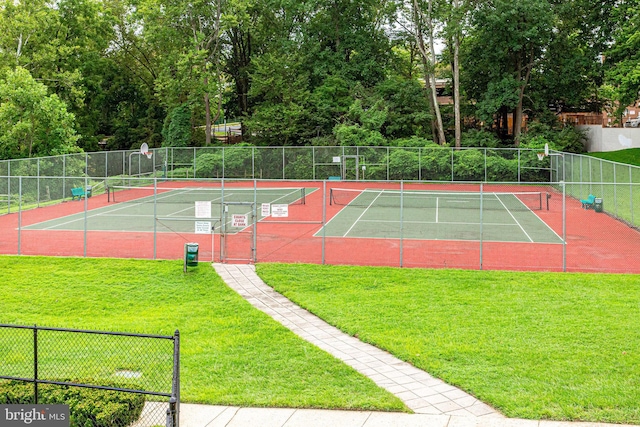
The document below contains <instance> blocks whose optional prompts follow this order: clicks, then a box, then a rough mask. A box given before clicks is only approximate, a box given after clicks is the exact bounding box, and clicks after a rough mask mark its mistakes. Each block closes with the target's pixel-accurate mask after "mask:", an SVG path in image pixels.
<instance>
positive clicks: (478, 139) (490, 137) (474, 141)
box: [460, 129, 500, 148]
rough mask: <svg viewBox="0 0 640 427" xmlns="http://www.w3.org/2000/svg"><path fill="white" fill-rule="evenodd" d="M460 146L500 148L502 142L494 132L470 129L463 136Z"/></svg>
mask: <svg viewBox="0 0 640 427" xmlns="http://www.w3.org/2000/svg"><path fill="white" fill-rule="evenodd" d="M460 146H462V147H482V148H497V147H499V146H500V140H499V139H498V138H497V137H496V135H495V134H494V133H493V132H489V131H486V130H477V129H470V130H468V131H466V132H465V133H463V134H462V135H461V138H460Z"/></svg>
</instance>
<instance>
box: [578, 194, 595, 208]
mask: <svg viewBox="0 0 640 427" xmlns="http://www.w3.org/2000/svg"><path fill="white" fill-rule="evenodd" d="M580 203H582V209H593V207H594V205H595V203H596V196H594V195H593V194H589V197H587V198H586V199H581V200H580Z"/></svg>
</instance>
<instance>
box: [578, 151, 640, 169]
mask: <svg viewBox="0 0 640 427" xmlns="http://www.w3.org/2000/svg"><path fill="white" fill-rule="evenodd" d="M589 155H590V156H593V157H597V158H599V159H605V160H611V161H612V162H618V163H626V164H629V165H634V166H640V148H627V149H625V150H617V151H604V152H600V153H589Z"/></svg>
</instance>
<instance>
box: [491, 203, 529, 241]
mask: <svg viewBox="0 0 640 427" xmlns="http://www.w3.org/2000/svg"><path fill="white" fill-rule="evenodd" d="M498 201H499V202H500V204H501V205H502V206H504V208H505V209H506V210H507V212H509V215H510V216H511V218H513V220H514V221H515V222H516V224H518V227H520V230H522V232H523V233H524V235H525V236H527V239H529V241H530V242H531V243H533V239H532V238H531V236H529V233H527V231H526V230H525V229H524V227H523V226H522V225H521V224H520V222H519V221H518V220H517V219H516V217H515V216H513V214H512V213H511V211H510V210H509V208H508V207H507V206H506V205H505V204H504V202H503V201H502V199H501V198H500V197H498ZM522 204H523V205H524V203H522ZM525 206H526V205H525ZM527 209H528V207H527ZM529 211H531V209H529ZM536 216H537V215H536Z"/></svg>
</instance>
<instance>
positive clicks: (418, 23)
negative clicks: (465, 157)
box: [397, 0, 446, 144]
mask: <svg viewBox="0 0 640 427" xmlns="http://www.w3.org/2000/svg"><path fill="white" fill-rule="evenodd" d="M399 6H400V7H399V10H400V15H399V17H398V21H397V22H398V23H399V24H400V25H401V26H402V27H403V28H404V29H405V31H406V32H408V33H409V34H411V36H412V37H413V38H414V39H415V46H416V48H417V51H418V53H419V55H420V60H421V64H422V73H423V78H424V81H425V83H426V85H427V86H428V88H429V101H430V105H431V111H432V117H433V118H434V120H435V121H434V125H433V131H434V135H433V136H434V140H436V141H437V142H438V143H439V144H445V143H446V138H445V135H444V126H443V121H442V114H441V112H440V107H439V105H438V100H437V94H436V75H435V73H436V60H437V58H436V51H435V40H434V39H435V37H436V31H435V25H436V21H435V17H434V15H435V11H434V1H433V0H426V3H425V2H424V1H423V0H408V1H404V0H403V1H401V2H400V4H399Z"/></svg>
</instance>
